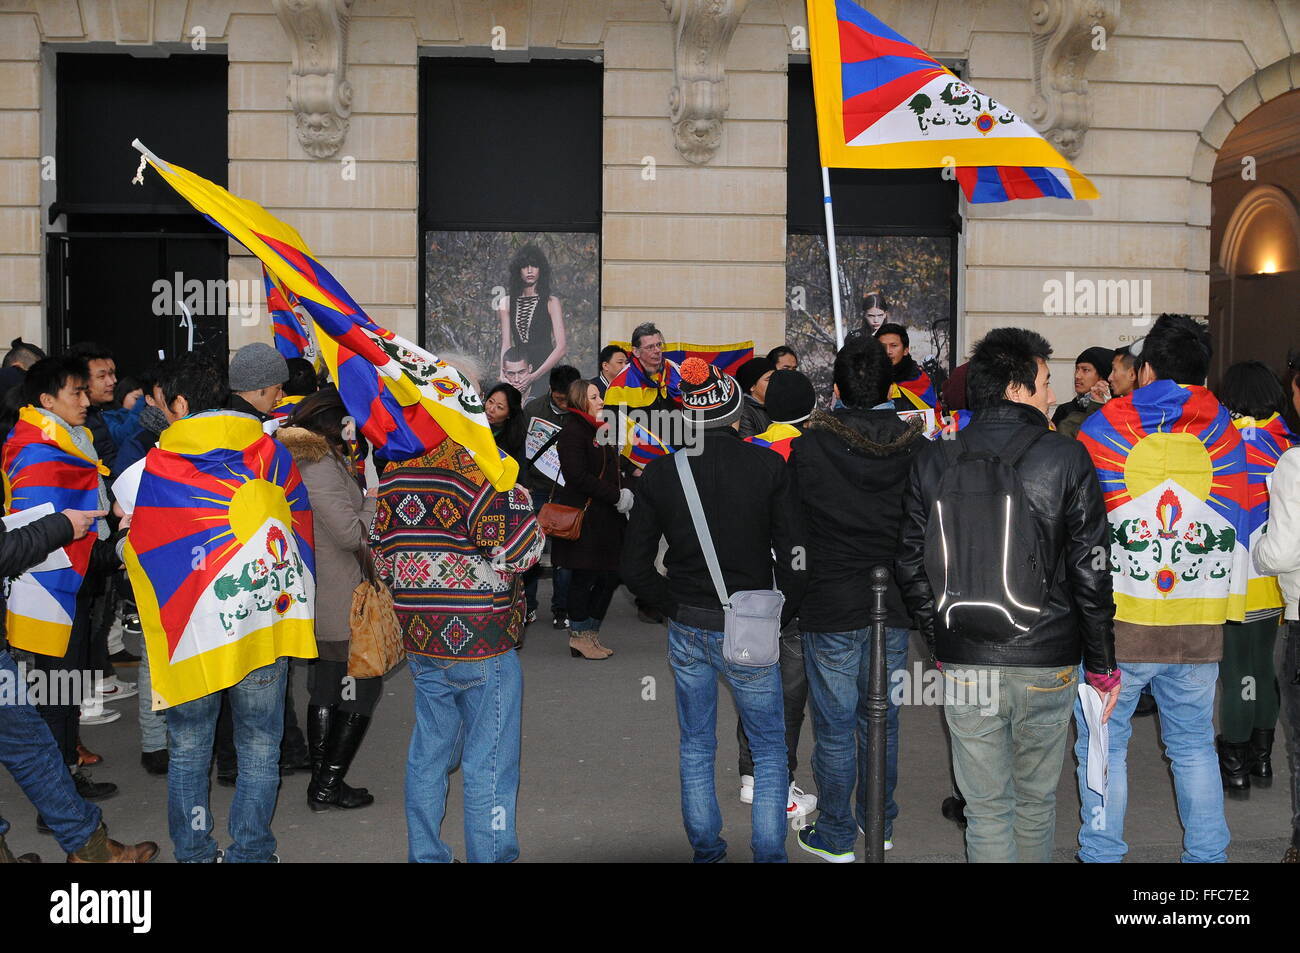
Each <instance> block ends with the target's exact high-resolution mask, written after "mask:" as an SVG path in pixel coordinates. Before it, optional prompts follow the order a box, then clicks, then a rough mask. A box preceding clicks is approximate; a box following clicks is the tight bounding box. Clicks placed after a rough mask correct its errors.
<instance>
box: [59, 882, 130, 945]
mask: <svg viewBox="0 0 1300 953" xmlns="http://www.w3.org/2000/svg"><path fill="white" fill-rule="evenodd" d="M50 904H51V906H50V922H51V923H56V924H108V923H124V924H130V926H131V932H133V933H148V932H149V930H150V929H151V928H152V926H153V891H151V890H82V889H81V884H77V883H74V884H72V885H71V887H69V888H68V889H67V890H56V891H54V893H52V894H50Z"/></svg>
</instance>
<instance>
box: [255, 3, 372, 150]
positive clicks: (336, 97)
mask: <svg viewBox="0 0 1300 953" xmlns="http://www.w3.org/2000/svg"><path fill="white" fill-rule="evenodd" d="M272 2H273V3H274V5H275V15H276V16H277V17H279V19H280V25H281V26H283V27H284V32H285V34H286V35H287V36H288V37H289V43H290V45H291V48H292V53H293V67H292V70H291V72H290V75H289V104H290V105H291V106H292V107H293V112H294V121H295V124H296V125H297V129H298V142H299V143H301V145H302V147H303V150H304V151H306V152H307V154H308V155H311V156H315V157H316V158H317V159H326V158H329V157H330V156H332V155H334V154H335V153H336V152H338V151H339V148H340V147H341V146H342V145H343V140H344V138H346V136H347V134H348V117H349V116H350V115H351V113H352V86H351V85H350V84H349V83H348V81H347V78H346V71H347V48H348V17H349V16H351V14H352V4H353V0H272Z"/></svg>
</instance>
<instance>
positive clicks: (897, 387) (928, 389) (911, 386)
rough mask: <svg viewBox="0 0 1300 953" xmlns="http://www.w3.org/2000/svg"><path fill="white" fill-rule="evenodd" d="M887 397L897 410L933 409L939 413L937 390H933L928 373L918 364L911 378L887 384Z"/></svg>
mask: <svg viewBox="0 0 1300 953" xmlns="http://www.w3.org/2000/svg"><path fill="white" fill-rule="evenodd" d="M889 399H890V400H892V401H894V402H895V403H894V406H895V407H896V408H897V409H898V410H934V411H935V413H936V414H939V415H941V413H942V412H941V410H940V408H939V392H938V391H937V390H935V387H934V383H933V382H932V381H931V380H930V375H929V374H927V373H926V372H925V371H923V370H921V368H920V367H919V366H918V367H917V369H916V376H915V377H913V378H912V379H911V380H906V381H898V382H897V383H894V384H890V385H889Z"/></svg>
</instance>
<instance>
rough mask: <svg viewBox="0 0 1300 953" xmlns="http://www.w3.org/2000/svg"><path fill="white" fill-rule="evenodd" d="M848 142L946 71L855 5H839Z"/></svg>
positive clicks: (840, 0)
mask: <svg viewBox="0 0 1300 953" xmlns="http://www.w3.org/2000/svg"><path fill="white" fill-rule="evenodd" d="M835 14H836V17H837V18H838V19H839V30H840V60H841V66H840V82H841V84H842V86H841V88H842V90H843V97H844V105H843V110H844V138H845V141H847V142H852V141H853V140H854V139H856V138H857V137H858V136H859V135H860V134H861V133H862V132H863V131H864V130H866V129H869V128H871V126H873V125H875V123H876V122H877V121H878V120H879V119H880V118H881V117H882V116H885V115H888V114H889V113H890V112H892V111H893V110H894V109H895V108H896V107H897V106H898V104H899V103H900V102H902V101H903V100H905V99H909V98H910V97H911V96H912V95H913V94H914V93H915V92H916V91H917V90H919V89H920V88H921V87H922V86H924V85H925V84H926V83H928V82H930V80H932V79H934V78H935V77H937V76H942V75H943V74H944V73H946V72H947V70H946V69H945V68H944V66H943V64H942V63H940V62H939V61H938V60H936V59H935V58H934V57H932V56H930V55H928V54H927V53H925V52H924V51H923V50H921V49H920V48H919V47H917V46H915V45H914V44H913V43H912V42H911V41H910V40H908V39H907V38H906V37H905V36H903V35H902V34H900V33H896V32H894V31H893V30H891V29H890V28H889V27H888V26H886V25H885V24H884V23H882V22H881V21H880V20H877V19H876V18H875V17H873V16H872V15H871V14H870V13H868V12H867V11H866V10H863V9H862V8H861V7H860V6H858V5H857V4H856V3H853V2H852V0H837V2H836V4H835Z"/></svg>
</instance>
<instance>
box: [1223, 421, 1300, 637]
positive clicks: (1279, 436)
mask: <svg viewBox="0 0 1300 953" xmlns="http://www.w3.org/2000/svg"><path fill="white" fill-rule="evenodd" d="M1232 423H1233V425H1234V426H1236V428H1237V432H1238V433H1239V434H1241V440H1242V443H1244V444H1245V446H1246V479H1247V483H1248V493H1249V497H1248V498H1249V506H1248V508H1247V511H1246V526H1247V531H1248V536H1247V539H1248V543H1247V547H1248V548H1249V549H1254V548H1255V547H1256V546H1257V545H1258V544H1259V540H1260V537H1262V536H1263V535H1264V532H1265V531H1266V530H1267V529H1268V477H1269V474H1271V473H1272V472H1273V469H1274V468H1275V467H1276V466H1277V461H1278V459H1279V458H1280V457H1281V456H1282V454H1284V453H1286V451H1288V450H1290V449H1291V448H1292V447H1294V446H1296V445H1298V444H1300V438H1298V437H1296V435H1295V434H1293V433H1292V432H1291V428H1290V427H1288V426H1287V425H1286V421H1285V420H1283V419H1282V416H1281V415H1280V414H1273V415H1272V416H1270V417H1268V418H1266V419H1264V420H1256V419H1255V418H1254V417H1238V418H1236V419H1235V420H1233V422H1232ZM1234 589H1235V587H1234ZM1284 605H1286V602H1285V600H1284V599H1283V598H1282V590H1281V588H1280V587H1279V586H1278V581H1277V577H1276V576H1265V575H1263V574H1262V573H1260V572H1258V571H1256V569H1255V566H1254V562H1253V561H1252V562H1251V565H1250V574H1249V577H1248V581H1247V583H1246V594H1245V600H1244V603H1243V602H1242V601H1241V599H1240V597H1239V595H1238V594H1237V593H1236V592H1234V594H1233V599H1232V604H1231V606H1230V608H1229V612H1228V618H1230V619H1236V618H1238V617H1242V616H1244V614H1245V613H1246V612H1254V611H1255V610H1257V609H1280V608H1282V606H1284Z"/></svg>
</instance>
